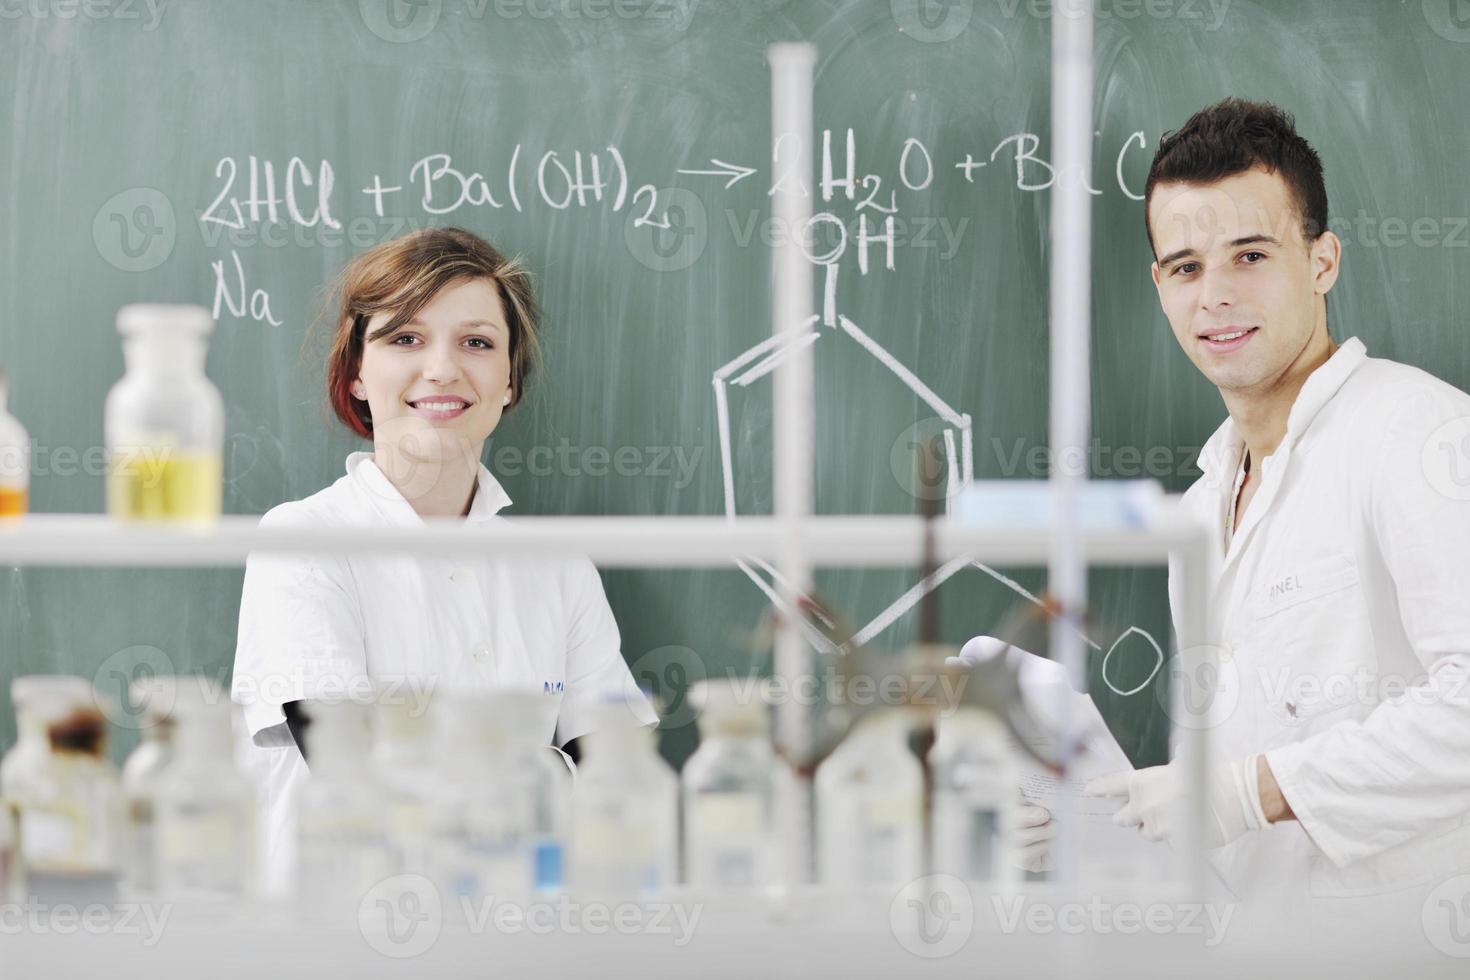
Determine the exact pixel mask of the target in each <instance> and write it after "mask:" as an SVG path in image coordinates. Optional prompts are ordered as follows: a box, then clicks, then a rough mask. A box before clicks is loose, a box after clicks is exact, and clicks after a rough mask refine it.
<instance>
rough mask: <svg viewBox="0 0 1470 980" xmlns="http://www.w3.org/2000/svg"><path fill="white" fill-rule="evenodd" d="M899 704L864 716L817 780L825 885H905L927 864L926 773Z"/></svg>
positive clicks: (821, 768)
mask: <svg viewBox="0 0 1470 980" xmlns="http://www.w3.org/2000/svg"><path fill="white" fill-rule="evenodd" d="M911 728H912V725H911V723H910V718H909V714H908V712H907V711H906V710H905V709H903V708H900V707H884V708H879V709H878V710H876V711H875V712H873V713H871V714H868V715H866V716H864V717H863V718H862V719H861V720H860V721H859V722H858V724H857V726H856V727H855V728H854V729H853V731H852V732H850V733H849V734H848V736H847V737H846V738H845V739H844V740H843V741H842V744H841V745H839V746H838V747H837V749H836V751H834V752H833V753H832V754H831V755H830V756H828V757H827V758H826V759H825V760H823V761H822V764H821V766H819V767H818V769H817V775H816V806H817V873H818V875H819V877H820V880H821V882H822V883H823V884H824V885H841V886H856V887H863V886H872V885H884V886H888V885H900V886H902V885H906V884H908V883H909V882H910V881H912V880H913V879H915V878H917V877H918V876H919V875H920V874H922V869H923V863H924V770H923V767H922V766H921V765H920V764H919V759H918V757H917V756H915V755H914V753H913V750H912V749H910V748H909V732H910V730H911Z"/></svg>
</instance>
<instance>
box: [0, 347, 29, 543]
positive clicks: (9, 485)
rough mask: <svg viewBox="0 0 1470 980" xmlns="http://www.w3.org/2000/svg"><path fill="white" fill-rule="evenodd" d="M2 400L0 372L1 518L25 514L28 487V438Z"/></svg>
mask: <svg viewBox="0 0 1470 980" xmlns="http://www.w3.org/2000/svg"><path fill="white" fill-rule="evenodd" d="M5 399H6V388H5V372H4V371H0V518H6V517H19V516H20V515H22V514H24V513H25V512H26V509H27V507H28V506H29V500H28V498H29V493H30V486H31V437H30V436H29V435H27V434H26V430H25V426H23V425H21V424H20V420H19V419H17V418H16V417H15V416H14V415H11V414H10V412H8V411H7V410H6V407H5Z"/></svg>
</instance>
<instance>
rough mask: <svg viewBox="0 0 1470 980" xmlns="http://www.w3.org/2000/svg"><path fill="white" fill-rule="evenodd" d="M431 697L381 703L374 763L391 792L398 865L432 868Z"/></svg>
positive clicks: (391, 834) (404, 868) (411, 869)
mask: <svg viewBox="0 0 1470 980" xmlns="http://www.w3.org/2000/svg"><path fill="white" fill-rule="evenodd" d="M428 707H429V706H428V703H427V702H425V703H422V704H416V703H414V702H413V701H411V700H409V699H399V700H392V701H387V702H385V703H383V704H380V705H378V706H377V713H376V716H375V719H374V720H375V722H376V724H375V726H374V729H373V767H374V769H375V770H376V772H377V774H378V778H379V779H380V780H381V781H382V783H383V787H384V788H385V789H386V790H387V793H388V832H389V839H390V843H391V846H392V851H393V861H394V868H395V870H396V871H397V872H399V873H408V872H412V873H415V874H427V873H428V870H429V857H430V855H429V845H430V842H431V841H430V836H429V818H430V815H431V812H432V811H431V807H432V802H433V796H434V738H433V736H434V731H433V719H432V717H431V715H430V714H429V710H428Z"/></svg>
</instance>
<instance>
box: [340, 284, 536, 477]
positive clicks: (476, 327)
mask: <svg viewBox="0 0 1470 980" xmlns="http://www.w3.org/2000/svg"><path fill="white" fill-rule="evenodd" d="M391 319H392V317H391V316H390V315H389V314H387V313H380V314H378V315H377V316H374V317H373V318H372V319H371V320H369V321H368V324H367V329H366V331H365V333H364V341H363V349H362V362H361V364H360V366H359V368H358V376H357V379H356V380H355V382H354V383H353V386H352V394H353V395H354V396H355V397H357V398H360V399H362V400H365V401H366V402H367V403H368V408H369V410H370V411H371V412H372V418H373V443H374V447H375V449H378V450H387V451H388V452H390V453H396V454H402V455H406V456H409V457H413V458H419V459H443V458H444V457H445V456H446V454H448V453H455V454H458V453H470V454H473V456H474V458H478V457H479V454H480V450H481V448H482V447H483V445H484V442H485V440H486V439H487V438H489V436H490V433H491V432H493V431H495V426H496V425H498V424H499V422H500V417H501V414H502V413H503V412H504V410H505V407H506V406H507V405H509V404H510V403H511V402H513V401H514V400H515V393H514V391H513V390H512V389H511V383H510V327H509V326H508V325H507V324H506V320H505V310H504V309H503V308H502V306H501V302H500V292H499V290H498V289H497V288H496V285H495V283H494V282H493V281H491V280H489V279H466V280H463V281H461V282H457V283H451V284H450V285H448V286H445V287H444V288H443V289H441V290H440V291H439V292H438V293H437V294H436V295H435V296H434V297H433V299H431V300H430V301H429V302H428V303H427V304H425V306H424V307H423V309H421V310H419V312H418V315H417V316H415V317H414V318H413V319H412V320H409V321H408V322H407V323H404V324H403V325H402V326H400V327H398V328H397V329H396V330H393V331H392V332H387V331H386V330H385V328H386V327H387V325H388V322H389V321H390V320H391Z"/></svg>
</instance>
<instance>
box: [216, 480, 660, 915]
mask: <svg viewBox="0 0 1470 980" xmlns="http://www.w3.org/2000/svg"><path fill="white" fill-rule="evenodd" d="M509 503H510V498H509V497H508V496H507V495H506V493H505V491H504V489H503V488H502V487H501V486H500V484H499V482H497V481H496V479H495V478H494V477H493V476H492V475H491V474H490V472H489V470H487V469H486V468H485V467H484V466H483V465H482V466H481V467H480V472H479V479H478V483H477V486H476V490H475V495H474V498H473V500H472V502H471V506H470V512H469V514H468V515H467V516H466V517H465V521H466V523H469V524H479V523H484V522H489V521H493V520H496V519H497V518H496V514H497V512H498V511H499V510H501V509H502V508H503V507H505V506H506V505H508V504H509ZM261 524H262V525H263V526H267V527H301V528H306V527H320V526H324V525H326V526H341V525H352V526H362V527H368V528H371V527H398V526H414V525H421V524H422V520H421V519H420V518H419V516H418V514H417V513H416V512H415V511H414V509H413V508H412V507H411V506H410V505H409V503H408V502H407V501H406V500H404V498H403V496H402V495H401V494H400V493H399V492H398V491H397V489H395V488H394V486H393V484H392V483H390V482H389V481H388V479H387V478H386V477H385V476H384V475H383V473H382V472H381V471H380V470H379V469H378V467H377V466H376V465H375V464H374V462H373V459H372V454H370V453H366V452H359V453H353V454H352V455H350V456H348V458H347V474H346V475H345V476H343V477H342V478H340V479H339V480H337V481H336V482H335V483H333V484H332V485H331V486H329V487H327V488H326V489H324V490H322V491H320V492H318V493H316V494H313V495H312V496H310V497H307V498H306V499H304V500H297V501H292V502H289V503H284V504H281V505H280V506H278V507H275V508H273V509H272V510H271V511H270V512H269V513H267V514H266V515H265V516H264V517H263V518H262V520H261ZM393 687H396V691H392V692H390V688H393ZM505 687H515V688H522V689H524V688H527V687H530V688H534V689H536V690H540V691H543V692H544V693H545V695H546V697H548V698H555V699H556V700H557V701H558V702H559V704H558V709H557V711H556V712H555V714H554V715H553V714H552V713H550V712H548V719H550V720H549V721H548V725H551V724H552V723H553V721H554V728H553V727H548V730H547V731H545V732H543V733H541V735H542V737H543V738H545V739H546V741H547V744H553V742H554V744H556V745H564V744H565V743H566V742H568V741H570V740H571V739H574V738H577V737H579V736H581V735H584V734H586V733H587V732H588V731H589V730H590V721H589V713H588V710H587V709H588V707H589V706H590V705H591V704H593V703H595V702H597V701H600V700H603V699H606V698H608V697H617V698H621V699H624V700H625V701H627V703H628V704H629V707H630V713H629V724H630V725H634V724H650V725H651V724H655V723H656V720H657V719H656V715H655V714H654V712H653V710H652V708H651V706H650V705H649V704H648V701H647V699H646V698H645V697H643V695H642V694H641V693H640V692H639V691H638V690H637V688H636V686H635V684H634V682H633V679H632V676H631V674H630V673H629V671H628V668H627V666H626V664H625V663H624V661H623V657H622V653H621V641H620V638H619V635H618V627H617V623H616V622H615V621H614V619H613V615H612V610H611V609H610V608H609V607H608V604H607V599H606V597H605V595H604V594H603V590H602V583H601V580H600V579H599V577H598V574H597V569H596V568H595V567H594V566H593V565H592V563H591V562H590V561H588V560H586V559H585V558H584V559H580V560H574V561H550V560H522V559H515V560H501V559H495V558H483V559H475V560H450V559H442V558H435V557H420V556H406V555H393V556H388V555H382V556H366V557H343V556H335V555H311V556H299V555H253V556H251V557H250V559H249V561H248V563H247V565H246V571H245V585H244V590H243V593H242V595H241V599H240V624H239V636H238V643H237V646H236V650H235V672H234V679H233V683H232V688H231V696H232V698H233V700H234V701H235V702H237V703H238V704H240V705H241V707H242V712H243V717H244V721H245V727H246V729H247V730H248V734H249V736H250V739H251V741H252V743H253V744H252V745H251V746H249V747H248V748H244V750H243V751H242V753H241V754H242V756H243V757H245V758H246V759H247V760H250V763H251V769H252V770H253V772H254V773H255V774H256V776H257V778H258V780H259V784H260V788H261V793H262V800H261V809H260V815H261V820H262V824H263V825H262V827H261V837H262V844H263V851H264V854H263V858H264V862H265V879H266V882H267V885H268V888H269V889H270V890H271V891H275V892H279V891H280V890H282V889H283V888H285V887H287V886H288V884H289V872H290V868H291V865H292V862H293V860H294V855H293V853H292V840H291V838H292V834H291V833H290V829H291V828H290V821H291V819H292V817H291V802H292V799H293V797H294V795H295V793H296V791H297V789H298V787H299V786H300V785H301V783H302V781H303V780H305V779H306V778H307V771H306V766H305V764H304V762H303V760H302V758H301V754H300V752H299V751H298V750H297V748H296V746H295V743H294V741H293V740H292V738H291V735H290V732H289V730H288V729H287V727H286V725H285V715H284V714H283V712H282V709H281V705H282V704H283V703H285V702H288V701H296V700H313V699H331V698H334V697H341V696H343V694H355V695H359V696H360V695H362V694H363V693H364V692H369V693H370V694H371V692H376V693H377V694H378V695H379V696H401V697H422V696H426V695H428V694H443V693H446V692H451V691H456V692H464V691H483V690H491V689H495V688H505Z"/></svg>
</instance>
